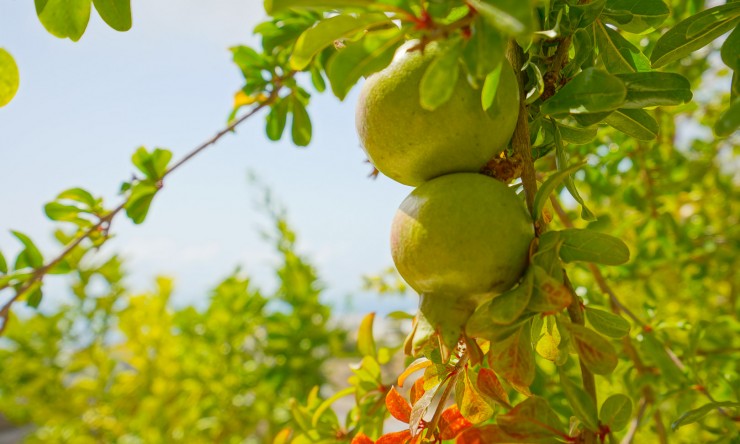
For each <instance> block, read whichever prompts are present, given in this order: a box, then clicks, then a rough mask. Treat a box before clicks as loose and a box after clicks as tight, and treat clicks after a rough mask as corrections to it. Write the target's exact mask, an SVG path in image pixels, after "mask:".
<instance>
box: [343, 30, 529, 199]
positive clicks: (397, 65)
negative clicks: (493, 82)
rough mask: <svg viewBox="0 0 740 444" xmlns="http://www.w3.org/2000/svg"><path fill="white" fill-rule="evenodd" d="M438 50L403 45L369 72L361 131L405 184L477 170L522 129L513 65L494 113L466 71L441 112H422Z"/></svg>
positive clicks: (374, 154)
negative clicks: (426, 78) (422, 94)
mask: <svg viewBox="0 0 740 444" xmlns="http://www.w3.org/2000/svg"><path fill="white" fill-rule="evenodd" d="M437 52H438V50H437V49H436V45H434V44H430V45H428V46H427V47H426V48H425V49H424V53H423V54H422V53H421V51H418V50H417V51H412V52H408V46H407V45H404V46H402V47H401V48H400V49H399V52H398V53H397V54H396V58H395V59H394V61H393V63H391V65H390V66H388V67H387V68H385V69H384V70H382V71H380V72H377V73H375V74H373V75H371V76H370V77H368V79H367V81H366V82H365V83H364V85H363V87H362V90H361V92H360V97H359V100H358V103H357V111H356V114H355V123H356V125H357V132H358V134H359V136H360V141H361V142H362V146H363V148H364V150H365V152H366V153H367V155H368V157H369V158H370V161H371V162H372V163H373V164H374V165H375V167H376V168H377V169H378V170H379V171H380V172H382V173H383V174H385V175H386V176H388V177H390V178H391V179H393V180H396V181H398V182H400V183H402V184H405V185H411V186H418V185H420V184H421V183H423V182H425V181H427V180H429V179H432V178H435V177H438V176H441V175H444V174H450V173H457V172H477V171H478V170H479V169H480V168H481V167H483V166H484V165H485V164H486V162H487V161H488V160H489V159H491V158H492V157H494V156H495V155H497V154H499V153H500V152H501V151H502V150H503V149H504V148H505V147H506V144H507V143H508V141H509V139H511V135H512V133H513V132H514V127H515V126H516V120H517V112H518V109H519V88H518V84H517V81H516V77H515V75H514V71H513V69H512V68H511V66H510V65H509V64H508V63H507V62H504V67H503V70H502V73H501V79H500V83H499V88H498V90H497V93H496V98H495V99H494V103H493V105H492V106H491V108H489V110H488V111H487V112H486V111H484V110H483V108H482V106H481V98H480V91H479V90H476V89H474V88H473V87H471V86H470V84H469V83H468V82H467V80H466V79H465V78H466V74H465V73H464V72H462V68H460V69H461V72H460V75H459V76H458V80H457V86H456V88H455V92H454V93H453V95H452V97H451V98H450V100H449V101H447V102H446V103H445V104H443V105H441V106H440V107H439V108H437V109H436V110H434V111H428V110H425V109H423V108H422V107H421V105H420V104H419V84H420V82H421V78H422V76H423V75H424V71H425V70H426V68H427V66H429V63H430V62H431V61H432V60H433V59H434V56H435V54H436V53H437Z"/></svg>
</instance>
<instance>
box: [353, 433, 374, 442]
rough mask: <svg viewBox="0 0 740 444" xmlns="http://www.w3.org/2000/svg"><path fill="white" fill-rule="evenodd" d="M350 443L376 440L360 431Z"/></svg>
mask: <svg viewBox="0 0 740 444" xmlns="http://www.w3.org/2000/svg"><path fill="white" fill-rule="evenodd" d="M350 444H374V441H373V440H372V439H370V438H368V437H367V435H365V434H364V433H358V434H357V435H355V437H354V438H352V442H351V443H350Z"/></svg>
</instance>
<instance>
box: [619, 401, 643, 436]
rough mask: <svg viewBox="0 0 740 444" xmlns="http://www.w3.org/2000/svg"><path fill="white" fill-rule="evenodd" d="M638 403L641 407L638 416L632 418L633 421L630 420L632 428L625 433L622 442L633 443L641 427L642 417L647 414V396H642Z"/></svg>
mask: <svg viewBox="0 0 740 444" xmlns="http://www.w3.org/2000/svg"><path fill="white" fill-rule="evenodd" d="M638 405H639V407H638V408H637V416H635V417H634V418H632V421H631V422H630V428H629V430H628V431H627V434H626V435H624V438H623V439H622V444H632V441H633V440H634V439H635V434H636V433H637V429H638V428H640V423H642V418H643V416H645V410H646V409H647V406H648V402H647V400H646V399H645V398H640V401H639V402H638Z"/></svg>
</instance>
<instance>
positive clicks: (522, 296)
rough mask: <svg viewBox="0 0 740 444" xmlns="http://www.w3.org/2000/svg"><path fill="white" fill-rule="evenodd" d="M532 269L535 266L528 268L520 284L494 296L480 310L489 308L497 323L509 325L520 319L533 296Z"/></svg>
mask: <svg viewBox="0 0 740 444" xmlns="http://www.w3.org/2000/svg"><path fill="white" fill-rule="evenodd" d="M532 269H533V267H529V268H528V269H527V272H526V274H525V275H524V277H523V278H522V281H521V282H520V283H519V285H517V286H516V287H514V288H512V289H511V290H509V291H506V292H504V293H502V294H500V295H498V296H496V297H494V298H493V299H492V300H491V301H489V302H486V303H485V304H484V305H483V306H482V307H480V308H479V310H487V312H488V314H489V316H490V320H491V321H492V322H495V323H496V324H501V325H508V324H511V323H513V322H514V321H516V320H517V319H519V316H521V314H522V313H523V312H524V309H525V308H527V304H528V303H529V299H530V298H531V297H532V290H533V285H534V274H533V272H532Z"/></svg>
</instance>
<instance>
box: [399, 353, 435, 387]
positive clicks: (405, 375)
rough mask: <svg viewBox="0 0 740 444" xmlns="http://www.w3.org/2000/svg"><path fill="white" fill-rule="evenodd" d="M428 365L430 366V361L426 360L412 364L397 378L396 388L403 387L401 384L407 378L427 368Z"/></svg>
mask: <svg viewBox="0 0 740 444" xmlns="http://www.w3.org/2000/svg"><path fill="white" fill-rule="evenodd" d="M430 365H432V361H430V360H429V359H427V358H419V359H417V360H416V361H414V362H412V363H411V364H409V366H408V367H406V370H404V371H403V373H401V375H400V376H399V377H398V386H399V387H403V383H404V382H406V378H408V377H409V376H410V375H411V374H412V373H414V372H417V371H419V370H421V369H424V368H427V367H429V366H430Z"/></svg>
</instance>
